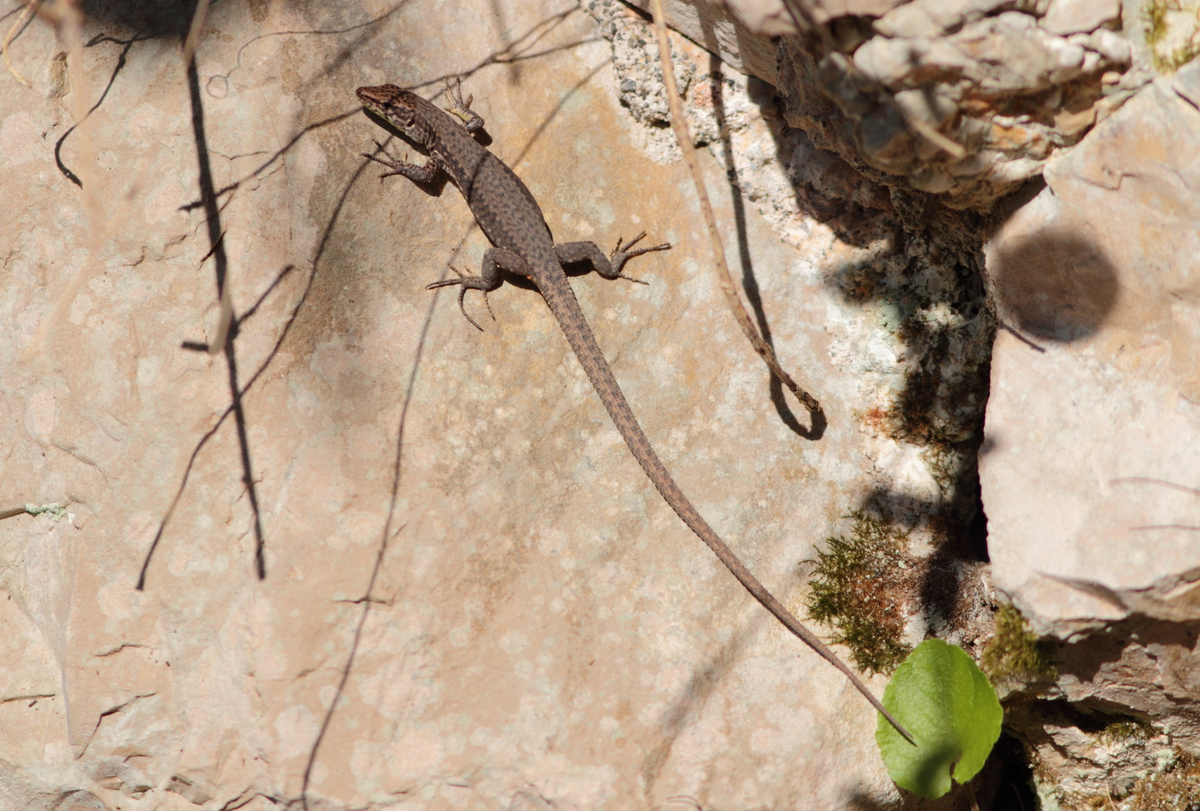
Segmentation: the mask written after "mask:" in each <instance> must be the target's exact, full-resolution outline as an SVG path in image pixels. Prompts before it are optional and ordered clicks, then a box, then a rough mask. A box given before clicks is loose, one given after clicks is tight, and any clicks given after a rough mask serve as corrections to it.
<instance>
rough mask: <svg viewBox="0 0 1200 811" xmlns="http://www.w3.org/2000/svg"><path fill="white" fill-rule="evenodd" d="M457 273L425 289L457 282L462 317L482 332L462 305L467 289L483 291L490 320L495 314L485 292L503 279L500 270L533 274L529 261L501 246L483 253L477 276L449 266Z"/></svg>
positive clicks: (520, 274)
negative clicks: (466, 274) (481, 264)
mask: <svg viewBox="0 0 1200 811" xmlns="http://www.w3.org/2000/svg"><path fill="white" fill-rule="evenodd" d="M450 269H451V270H453V271H454V272H455V273H456V274H457V275H458V278H457V279H442V280H441V281H440V282H433V283H432V284H427V285H425V289H426V290H436V289H437V288H439V287H449V286H450V285H453V284H457V285H458V286H459V287H458V309H459V310H460V311H462V314H463V318H465V319H467V320H468V321H470V322H471V326H473V327H475V329H477V330H479V331H480V332H483V327H481V326H479V324H477V323H476V322H475V319H474V318H472V317H471V316H469V315H467V308H466V307H465V306H463V299H464V298H465V297H466V295H467V291H468V290H479V291H480V292H482V293H483V303H484V304H486V305H487V308H488V315H490V316H492V320H493V321H495V320H496V316H495V314H494V313H493V312H492V305H491V302H489V301H488V297H487V294H488V293H490V292H492V291H493V290H495V289H496V288H497V287H499V286H500V285H501V284H502V283H503V282H504V279H503V277H502V276H501V271H504V270H507V271H508V272H509V273H515V274H517V275H518V276H525V277H526V278H529V277H531V276H532V275H533V272H532V270H530V268H529V263H528V262H526V261H525V260H524V259H522V258H521V257H520V256H518V255H517V254H515V253H513V252H512V251H506V250H504V249H503V248H489V249H488V250H487V252H486V253H484V255H483V266H482V267H481V268H480V270H479V275H478V276H464V275H463V274H462V273H461V272H460V271H459V270H458V268H456V267H454V266H453V265H451V266H450Z"/></svg>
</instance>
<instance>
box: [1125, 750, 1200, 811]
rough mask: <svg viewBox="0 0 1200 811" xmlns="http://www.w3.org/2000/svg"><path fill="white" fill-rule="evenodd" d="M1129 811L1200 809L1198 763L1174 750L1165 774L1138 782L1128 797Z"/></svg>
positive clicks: (1157, 774) (1144, 778) (1186, 754)
mask: <svg viewBox="0 0 1200 811" xmlns="http://www.w3.org/2000/svg"><path fill="white" fill-rule="evenodd" d="M1128 807H1129V809H1130V811H1196V809H1200V762H1198V761H1197V759H1196V757H1195V755H1190V754H1188V753H1187V752H1183V751H1177V752H1176V753H1175V760H1174V763H1173V764H1172V765H1171V766H1170V768H1168V769H1166V770H1165V771H1162V772H1158V773H1155V774H1151V775H1147V776H1146V777H1143V778H1142V779H1141V780H1138V781H1137V783H1136V784H1135V785H1134V787H1133V793H1132V794H1131V795H1130V797H1129V805H1128Z"/></svg>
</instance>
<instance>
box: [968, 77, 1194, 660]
mask: <svg viewBox="0 0 1200 811" xmlns="http://www.w3.org/2000/svg"><path fill="white" fill-rule="evenodd" d="M1197 154H1200V111H1197V110H1196V108H1194V107H1193V106H1191V105H1190V104H1189V103H1188V102H1186V101H1184V100H1183V99H1182V98H1180V96H1179V95H1177V94H1176V93H1175V92H1172V90H1171V85H1170V83H1169V82H1168V80H1166V79H1160V80H1158V81H1156V82H1155V83H1154V84H1153V85H1152V86H1151V87H1149V88H1147V89H1146V90H1144V91H1142V92H1141V93H1139V94H1138V95H1137V96H1135V98H1134V99H1133V100H1132V101H1130V102H1129V103H1128V104H1126V105H1125V107H1123V108H1122V109H1121V110H1119V111H1118V112H1117V113H1115V114H1114V115H1113V116H1112V117H1110V118H1108V119H1107V120H1105V121H1104V122H1102V123H1101V124H1100V125H1099V126H1098V127H1097V129H1096V130H1095V131H1093V132H1092V133H1091V134H1090V135H1089V136H1088V137H1087V139H1085V140H1084V142H1083V143H1082V144H1081V145H1080V146H1079V147H1077V148H1076V149H1075V150H1073V151H1071V152H1069V153H1066V154H1064V155H1063V156H1062V157H1059V158H1056V159H1054V160H1052V161H1051V163H1050V165H1049V166H1048V167H1047V170H1046V179H1047V184H1048V186H1047V188H1046V189H1045V190H1044V191H1043V192H1042V193H1041V194H1040V195H1039V196H1038V197H1037V198H1035V199H1034V200H1033V201H1032V202H1031V203H1030V204H1029V205H1026V206H1025V207H1023V208H1021V209H1020V210H1018V211H1017V212H1016V213H1015V214H1014V215H1013V216H1012V217H1011V218H1010V219H1009V220H1008V221H1007V222H1006V223H1005V224H1004V226H1003V228H1002V229H1001V230H1000V232H999V233H998V234H997V235H996V236H995V237H994V238H993V239H992V240H991V241H990V243H989V245H988V248H987V267H988V274H989V279H990V284H991V286H992V289H993V291H994V297H995V301H996V306H997V315H998V316H999V317H1000V319H1001V320H1002V321H1003V322H1004V323H1006V324H1008V325H1010V326H1011V327H1012V328H1013V329H1015V330H1017V331H1018V332H1019V333H1020V334H1021V335H1023V336H1026V337H1027V338H1028V339H1029V340H1030V341H1032V342H1033V343H1035V344H1037V345H1038V346H1040V351H1039V350H1038V349H1034V348H1033V347H1032V346H1030V345H1029V344H1026V343H1022V342H1021V341H1020V340H1018V339H1017V338H1015V337H1014V336H1013V335H1011V334H1009V333H1007V332H1000V333H999V334H998V337H997V342H996V349H995V354H994V356H993V366H992V390H991V391H992V394H991V399H990V401H989V404H988V418H987V426H988V427H987V440H986V445H985V452H984V453H983V454H982V456H981V463H980V474H981V480H982V482H983V497H984V504H985V506H986V509H987V513H988V519H989V531H990V535H991V540H990V542H989V545H990V549H991V555H992V562H993V566H994V569H995V582H996V586H997V588H998V589H1001V590H1002V591H1003V592H1005V593H1007V594H1009V595H1010V596H1011V597H1012V599H1013V600H1014V601H1015V602H1016V603H1017V605H1018V606H1019V607H1020V608H1021V609H1022V611H1023V612H1025V613H1026V615H1027V616H1028V617H1029V618H1030V619H1031V620H1033V622H1034V624H1035V627H1036V628H1037V629H1038V630H1039V631H1040V632H1041V633H1052V634H1055V635H1058V636H1067V635H1069V634H1071V633H1072V632H1075V631H1078V630H1081V629H1086V628H1090V627H1093V626H1095V625H1097V624H1099V623H1102V622H1106V621H1109V620H1112V619H1120V618H1123V617H1126V616H1129V615H1131V614H1133V613H1137V614H1140V615H1145V616H1147V617H1150V618H1156V619H1160V620H1164V621H1166V620H1170V621H1182V620H1190V619H1198V618H1200V601H1198V600H1197V599H1196V598H1195V596H1194V595H1195V593H1196V590H1195V589H1193V588H1192V587H1191V584H1192V583H1194V582H1195V581H1196V579H1197V577H1200V546H1197V544H1196V537H1195V533H1196V529H1195V528H1194V527H1195V526H1196V525H1200V522H1198V521H1197V520H1196V518H1195V516H1196V515H1197V510H1198V509H1200V496H1197V494H1196V493H1194V492H1189V491H1187V490H1180V489H1178V488H1179V487H1181V486H1182V487H1195V484H1196V482H1198V481H1200V454H1197V453H1196V452H1195V449H1196V448H1197V447H1200V405H1197V403H1200V309H1198V308H1197V304H1196V302H1197V301H1200V273H1198V272H1197V270H1196V265H1195V262H1194V258H1195V256H1196V255H1198V254H1200V231H1197V229H1196V227H1195V223H1196V222H1197V221H1200V202H1198V200H1197V197H1196V195H1195V193H1194V192H1193V191H1192V190H1193V189H1195V188H1197V187H1200V164H1198V163H1197V162H1196V160H1195V155H1197ZM1047 382H1051V385H1052V386H1053V388H1052V390H1051V391H1052V392H1053V395H1054V396H1051V397H1040V396H1035V393H1040V392H1041V391H1043V390H1044V389H1045V385H1046V383H1047ZM1138 527H1157V528H1155V529H1138Z"/></svg>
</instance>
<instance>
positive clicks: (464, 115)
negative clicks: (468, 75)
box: [446, 79, 483, 133]
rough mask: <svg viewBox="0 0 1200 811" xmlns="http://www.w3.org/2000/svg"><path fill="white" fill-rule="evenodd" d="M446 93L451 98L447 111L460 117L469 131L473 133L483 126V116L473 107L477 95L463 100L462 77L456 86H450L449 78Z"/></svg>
mask: <svg viewBox="0 0 1200 811" xmlns="http://www.w3.org/2000/svg"><path fill="white" fill-rule="evenodd" d="M446 95H447V96H449V98H450V106H448V107H447V108H446V112H448V113H450V114H451V115H452V116H454V117H456V118H458V119H460V120H461V122H462V125H463V128H464V129H465V130H466V131H467V132H471V133H473V132H475V131H477V130H479V129H481V128H482V127H483V116H481V115H480V114H479V113H477V112H475V111H474V110H472V109H471V102H473V101H475V97H474V96H467V100H466V101H463V97H462V79H458V80H457V83H456V84H455V86H454V87H451V86H450V80H449V79H447V80H446Z"/></svg>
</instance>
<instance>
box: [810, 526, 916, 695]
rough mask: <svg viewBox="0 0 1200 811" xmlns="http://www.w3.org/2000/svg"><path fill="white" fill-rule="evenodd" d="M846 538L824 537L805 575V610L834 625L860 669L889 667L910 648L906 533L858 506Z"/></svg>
mask: <svg viewBox="0 0 1200 811" xmlns="http://www.w3.org/2000/svg"><path fill="white" fill-rule="evenodd" d="M851 517H852V518H853V519H854V529H853V530H852V531H851V534H850V537H849V538H841V537H838V538H828V539H827V540H826V541H825V546H826V551H824V552H821V551H818V552H817V560H816V564H817V568H816V570H815V571H814V573H813V576H812V577H811V578H810V579H809V586H810V587H811V589H812V590H811V591H810V592H809V595H808V600H807V608H808V615H809V616H810V617H812V618H813V619H814V620H817V621H818V622H824V623H827V624H830V625H832V626H833V627H834V628H835V629H836V630H837V632H836V634H835V635H834V637H833V641H834V642H837V643H843V644H845V645H846V646H847V647H849V648H850V656H851V658H852V659H853V660H854V663H855V664H856V665H858V667H859V669H861V670H868V671H871V672H873V673H891V672H892V671H893V670H895V669H896V666H897V665H898V664H900V662H902V661H903V660H904V657H905V656H907V655H908V653H909V651H910V650H911V649H910V648H909V647H908V646H907V645H905V644H904V643H903V642H902V641H901V640H902V638H903V634H904V615H903V612H902V611H901V609H900V605H901V603H902V602H903V600H902V593H903V591H904V588H905V583H904V579H903V573H904V572H905V571H906V568H905V567H906V563H905V560H904V546H905V544H906V542H907V540H908V533H907V532H904V531H902V530H900V529H899V528H897V527H896V526H895V525H894V524H891V523H890V522H887V521H884V520H883V519H880V518H876V517H874V516H869V515H867V514H865V513H862V512H856V513H853V514H852V515H851Z"/></svg>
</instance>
